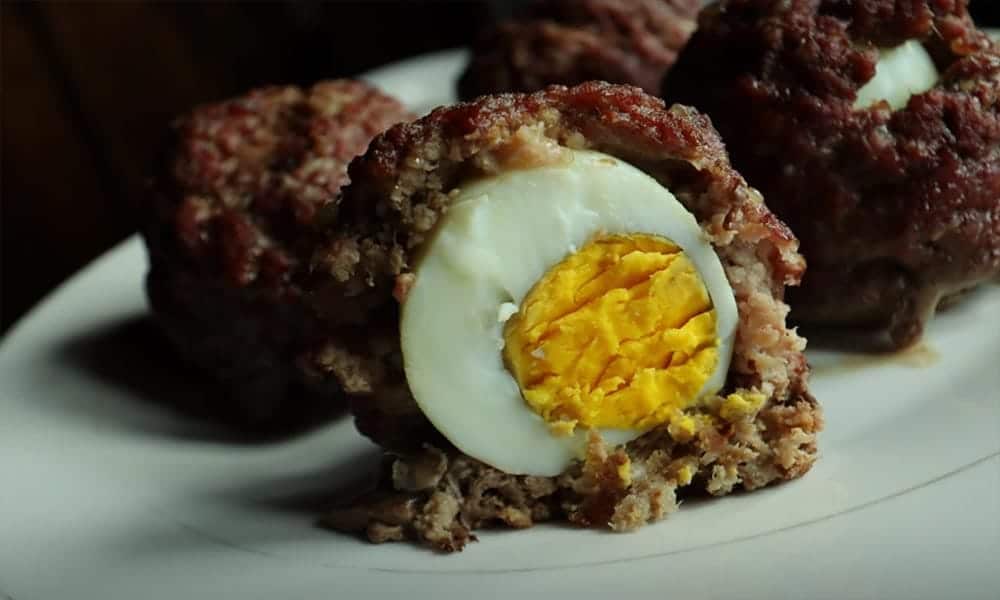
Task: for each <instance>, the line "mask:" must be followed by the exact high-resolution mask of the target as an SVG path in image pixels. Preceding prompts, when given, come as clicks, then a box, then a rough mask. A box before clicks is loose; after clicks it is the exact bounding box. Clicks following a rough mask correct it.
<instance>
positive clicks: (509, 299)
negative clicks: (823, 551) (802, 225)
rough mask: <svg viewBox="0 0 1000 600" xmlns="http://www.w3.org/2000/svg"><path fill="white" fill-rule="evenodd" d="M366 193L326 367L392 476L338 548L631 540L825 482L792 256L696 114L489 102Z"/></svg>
mask: <svg viewBox="0 0 1000 600" xmlns="http://www.w3.org/2000/svg"><path fill="white" fill-rule="evenodd" d="M350 176H351V180H352V183H351V185H350V186H349V187H348V188H346V189H345V190H344V192H343V196H342V199H341V201H340V203H339V205H338V206H337V211H336V214H330V215H328V219H327V221H326V222H327V223H328V226H327V228H326V230H325V231H324V236H325V241H324V242H323V243H321V244H320V245H319V246H318V247H317V249H316V252H315V255H314V259H313V265H312V274H311V282H310V285H311V287H310V302H311V304H312V306H313V307H314V308H315V309H316V310H317V312H318V313H319V314H320V315H321V316H322V318H323V319H324V320H325V321H327V322H328V323H329V324H331V325H332V326H333V327H334V328H336V329H337V331H338V332H339V333H341V335H338V337H337V338H336V339H331V340H329V343H328V344H326V345H325V346H324V347H323V348H322V349H321V351H319V352H318V353H317V354H316V355H315V356H314V365H315V368H316V370H318V371H320V372H323V373H327V374H329V376H331V377H334V378H336V380H337V381H338V382H339V383H340V384H341V386H342V387H343V388H344V389H345V391H346V392H347V394H348V395H349V400H350V408H351V411H352V413H353V414H354V416H355V419H356V423H357V425H358V427H359V429H360V430H361V431H362V433H364V434H366V435H368V436H369V437H370V438H372V439H373V440H374V441H376V442H377V443H379V444H380V445H382V446H383V447H384V448H385V449H386V450H387V451H388V453H387V461H386V463H385V465H386V471H385V473H384V476H383V477H382V478H381V479H380V482H381V483H380V486H379V488H378V489H377V490H375V491H374V492H373V493H372V494H370V495H367V496H365V497H363V498H360V499H358V500H357V501H356V502H354V503H352V504H350V505H348V506H343V507H339V508H337V509H335V510H333V511H331V512H330V513H329V514H328V515H327V517H326V519H325V522H326V523H327V524H329V525H330V526H332V527H334V528H336V529H339V530H345V531H364V532H365V533H366V535H367V536H368V538H369V539H371V540H373V541H389V540H401V539H408V538H409V539H416V540H419V541H422V542H424V543H427V544H430V545H433V546H434V547H436V548H439V549H441V550H448V551H451V550H458V549H461V548H462V547H463V546H464V545H465V543H467V542H468V541H469V540H471V539H474V537H473V534H472V531H473V530H474V529H475V528H477V527H481V526H484V525H487V524H496V523H503V524H506V525H508V526H511V527H517V528H523V527H528V526H530V525H531V524H532V523H534V522H536V521H541V520H548V519H565V520H568V521H570V522H573V523H577V524H580V525H593V526H604V527H610V528H611V529H614V530H618V531H620V530H629V529H634V528H636V527H639V526H642V525H643V524H645V523H647V522H651V521H655V520H658V519H661V518H663V517H665V516H666V515H667V514H669V513H670V512H671V511H673V510H674V509H675V508H676V507H677V504H678V502H677V496H676V491H677V490H678V489H680V488H691V489H696V490H702V491H706V492H708V493H710V494H714V495H722V494H726V493H729V492H731V491H733V490H735V489H747V490H752V489H756V488H759V487H761V486H764V485H767V484H769V483H772V482H775V481H780V480H785V479H792V478H795V477H798V476H800V475H802V474H804V473H805V472H806V471H808V469H809V468H810V466H811V465H812V463H813V462H814V460H815V457H816V433H817V432H818V431H819V430H820V429H821V427H822V416H821V411H820V409H819V406H818V405H817V403H816V402H815V400H814V399H813V398H812V396H811V395H810V394H809V392H808V388H807V378H808V366H807V364H806V361H805V357H804V355H803V349H804V346H805V342H804V340H803V339H802V338H800V337H799V336H798V335H797V334H796V333H795V331H794V330H791V329H789V328H788V327H786V325H785V315H786V313H787V310H788V308H787V306H786V305H785V304H784V302H783V301H782V295H783V291H784V288H785V286H786V285H788V284H795V283H796V282H797V281H798V279H799V277H800V276H801V274H802V271H803V269H804V263H803V261H802V258H801V257H800V256H799V255H798V253H797V252H796V248H797V241H796V240H795V237H794V236H793V235H792V234H791V232H790V231H789V230H788V229H787V228H786V227H785V226H784V224H783V223H781V221H779V220H778V219H777V218H775V217H774V216H773V215H772V214H771V213H770V212H769V211H768V209H767V207H766V205H765V204H764V201H763V198H762V197H761V196H760V194H759V193H757V192H756V191H755V190H753V189H752V188H750V187H749V186H748V185H747V184H746V182H745V181H744V180H743V179H742V177H740V176H739V174H737V173H736V172H735V171H734V170H733V169H732V168H731V167H730V166H729V163H728V158H727V157H726V154H725V151H724V148H723V145H722V141H721V140H720V139H719V136H718V134H716V133H715V131H714V130H713V129H712V127H711V125H710V123H709V121H708V119H707V118H705V117H704V116H702V115H700V114H699V113H697V112H696V111H695V110H694V109H691V108H688V107H684V106H674V107H671V108H667V107H666V106H665V105H664V103H663V102H662V101H661V100H659V99H657V98H654V97H651V96H649V95H647V94H645V93H643V92H642V91H641V90H640V89H639V88H635V87H629V86H620V85H612V84H607V83H601V82H590V83H585V84H582V85H579V86H576V87H573V88H566V87H560V86H553V87H550V88H548V89H546V90H544V91H542V92H537V93H534V94H503V95H497V96H485V97H481V98H478V99H477V100H475V101H474V102H470V103H463V104H458V105H454V106H447V107H442V108H439V109H437V110H435V111H434V112H432V113H431V114H430V115H428V116H426V117H424V118H422V119H419V120H418V121H415V122H413V123H409V124H403V125H400V126H397V127H394V128H392V129H390V130H388V131H387V132H385V133H384V134H382V135H380V136H379V137H378V138H376V139H375V140H374V141H373V142H372V145H371V147H370V148H369V150H368V152H367V153H366V154H365V155H364V156H362V157H359V158H358V159H357V160H355V161H354V162H353V163H352V165H351V167H350ZM348 330H351V331H353V335H347V334H345V332H346V331H348Z"/></svg>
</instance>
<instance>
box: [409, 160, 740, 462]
mask: <svg viewBox="0 0 1000 600" xmlns="http://www.w3.org/2000/svg"><path fill="white" fill-rule="evenodd" d="M564 152H565V154H564V158H565V159H566V160H560V161H558V163H557V164H548V165H547V166H537V167H534V168H526V169H520V170H511V171H505V172H503V173H501V174H499V175H496V176H492V177H488V178H485V179H481V180H477V181H474V182H470V183H468V184H467V185H463V186H462V187H461V188H460V189H457V190H455V191H454V192H453V194H454V195H453V198H454V202H453V204H452V205H451V206H450V208H449V210H448V212H447V214H446V215H444V216H443V217H442V219H441V221H440V223H439V224H438V228H437V230H436V231H435V233H434V235H433V237H432V238H431V239H430V240H429V241H428V242H427V243H426V244H425V246H424V248H423V254H422V256H420V257H419V258H418V259H417V261H416V263H415V269H414V272H415V280H414V282H413V285H412V287H411V288H410V290H409V292H408V295H407V297H406V299H405V301H404V303H403V306H402V313H401V322H400V336H401V344H402V351H403V361H404V369H405V372H406V377H407V381H408V384H409V387H410V390H411V392H412V394H413V397H414V399H415V400H416V402H417V404H418V405H419V406H420V408H421V410H422V411H423V413H424V414H425V415H426V416H427V418H428V419H429V420H430V421H431V423H432V424H433V425H434V426H435V427H436V428H437V429H438V430H439V431H440V432H441V433H442V434H443V435H444V436H445V437H446V438H447V439H448V440H449V441H450V442H451V443H453V444H454V445H455V446H456V447H457V448H458V449H460V450H461V451H463V452H464V453H466V454H468V455H469V456H472V457H474V458H476V459H479V460H481V461H483V462H485V463H487V464H490V465H492V466H494V467H496V468H498V469H500V470H502V471H505V472H508V473H516V474H530V475H540V476H554V475H558V474H559V473H561V472H563V471H564V470H565V469H566V468H567V467H568V466H569V465H570V464H571V463H572V461H573V460H574V459H579V458H582V455H583V449H584V446H585V443H586V440H587V437H588V432H589V431H590V430H597V431H599V432H600V434H601V435H602V436H603V438H604V440H605V442H606V443H608V444H612V445H618V444H623V443H626V442H628V441H630V440H632V439H634V438H636V437H638V436H640V435H642V434H643V433H645V432H647V431H649V430H650V429H652V428H654V427H658V426H665V427H668V428H669V429H668V431H670V433H671V434H672V435H675V434H676V435H675V437H678V436H680V437H683V436H684V435H688V436H690V435H691V433H692V432H693V428H694V420H693V419H692V415H691V414H690V412H691V411H690V410H688V409H691V408H694V407H697V406H698V405H699V403H701V402H702V401H703V400H704V399H705V398H707V397H709V396H712V395H714V394H715V393H717V392H718V391H719V390H720V389H721V388H722V387H723V385H724V384H725V381H726V375H727V372H728V370H729V362H730V357H731V355H732V347H733V340H734V338H735V334H736V326H737V321H738V315H737V309H736V301H735V298H734V297H733V292H732V289H731V287H730V285H729V283H728V280H727V279H726V274H725V272H724V270H723V267H722V264H721V263H720V261H719V258H718V256H717V254H716V253H715V250H714V249H713V247H712V245H711V244H710V242H709V240H708V239H707V238H706V237H705V235H704V234H703V232H702V230H701V228H700V227H699V225H698V223H697V222H696V220H695V218H694V216H693V215H692V214H691V213H690V212H688V211H687V209H685V208H684V206H683V205H682V204H681V203H680V202H679V201H678V200H677V199H676V198H675V197H674V195H673V194H672V193H671V192H670V191H669V190H667V189H666V188H665V187H663V186H662V185H660V184H659V183H658V182H657V181H656V180H654V179H653V178H652V177H650V176H648V175H646V174H645V173H643V172H642V171H640V170H638V169H636V168H635V167H633V166H631V165H629V164H627V163H625V162H622V161H620V160H618V159H616V158H613V157H611V156H608V155H606V154H602V153H599V152H593V151H585V150H569V149H565V150H564Z"/></svg>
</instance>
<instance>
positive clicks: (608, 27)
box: [458, 0, 701, 99]
mask: <svg viewBox="0 0 1000 600" xmlns="http://www.w3.org/2000/svg"><path fill="white" fill-rule="evenodd" d="M700 8H701V1H700V0H583V1H573V0H543V1H541V2H537V3H536V4H535V5H533V6H532V9H531V10H530V11H529V15H528V16H527V17H526V18H523V19H519V20H514V21H509V22H504V23H500V24H498V25H496V26H494V27H492V28H491V29H489V30H487V31H486V32H484V33H483V35H482V36H481V37H480V39H479V40H478V41H477V42H476V43H475V45H474V46H473V49H472V60H471V61H470V63H469V66H468V67H467V68H466V70H465V73H464V74H463V75H462V78H461V80H460V81H459V83H458V91H459V96H460V97H462V98H466V99H469V98H473V97H475V96H479V95H481V94H493V93H499V92H533V91H537V90H541V89H543V88H545V87H546V86H548V85H552V84H561V85H576V84H578V83H583V82H584V81H591V80H601V81H609V82H611V83H622V84H630V85H636V86H639V87H641V88H643V89H644V90H646V91H647V92H650V93H658V92H659V87H660V83H661V81H662V79H663V75H664V74H665V73H666V72H667V69H669V68H670V66H671V65H672V64H673V62H674V59H675V58H676V57H677V52H678V51H679V50H680V49H681V48H682V47H683V46H684V43H685V42H686V41H687V39H688V37H689V36H690V35H691V32H692V31H693V30H694V26H695V22H694V19H695V16H696V15H697V14H698V10H699V9H700Z"/></svg>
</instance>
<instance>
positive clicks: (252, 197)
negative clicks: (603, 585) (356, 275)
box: [142, 80, 409, 428]
mask: <svg viewBox="0 0 1000 600" xmlns="http://www.w3.org/2000/svg"><path fill="white" fill-rule="evenodd" d="M408 116H409V115H408V114H407V113H406V111H405V110H404V109H403V107H402V106H401V105H400V104H399V103H398V102H396V101H395V100H393V99H391V98H389V97H387V96H385V95H384V94H381V93H380V92H378V91H377V90H375V89H374V88H371V87H370V86H368V85H367V84H364V83H361V82H357V81H348V80H338V81H328V82H323V83H319V84H317V85H315V86H313V87H312V88H310V89H300V88H296V87H268V88H262V89H258V90H254V91H251V92H249V93H248V94H246V95H244V96H241V97H239V98H235V99H232V100H228V101H225V102H219V103H216V104H211V105H206V106H202V107H199V108H196V109H195V110H194V111H192V112H191V113H190V114H188V115H186V116H183V117H181V118H179V119H178V120H177V121H176V122H174V124H173V126H172V128H171V140H170V143H169V146H168V148H167V151H166V155H165V157H164V158H165V160H164V161H163V165H162V167H161V170H160V171H159V172H158V173H157V175H156V177H155V180H154V182H153V184H152V188H151V190H150V199H149V203H148V205H146V206H143V207H142V209H143V211H144V214H143V217H144V223H143V230H142V231H143V234H144V237H145V240H146V243H147V247H148V249H149V254H150V271H149V276H148V278H147V289H148V292H149V296H150V301H151V304H152V308H153V311H154V313H155V315H156V317H157V320H158V321H159V322H160V323H161V325H162V326H163V330H164V331H165V332H166V334H167V336H168V338H169V339H170V340H171V341H172V343H173V345H174V346H175V347H176V348H177V350H178V352H180V353H181V354H182V355H183V356H184V358H185V359H187V360H188V361H189V362H191V363H193V364H194V365H195V366H197V367H199V368H200V369H202V370H204V371H206V372H208V373H209V374H210V375H211V376H212V377H213V378H214V379H215V381H217V382H218V383H219V384H220V386H219V387H220V390H219V393H217V394H214V395H213V396H212V397H211V402H212V403H213V406H212V407H205V408H210V409H211V411H212V412H216V413H218V414H220V415H221V416H223V417H226V418H229V419H232V420H234V421H239V422H243V423H245V424H250V425H255V426H260V427H263V428H271V427H277V426H281V425H283V424H285V423H286V422H293V421H300V420H303V419H309V418H311V417H313V416H317V415H319V414H327V413H329V412H330V411H331V410H332V409H335V408H336V407H337V406H338V402H337V400H336V397H337V395H338V394H339V392H338V391H337V389H336V386H335V385H331V384H329V383H328V382H323V381H321V380H320V379H319V378H318V377H315V376H313V375H311V374H310V371H309V370H308V368H303V367H308V363H307V362H301V361H300V360H299V357H300V355H301V354H302V353H303V352H304V351H305V350H306V349H307V348H310V347H311V346H312V345H313V344H314V343H316V342H317V341H318V340H320V339H325V335H324V334H323V333H321V332H320V331H319V330H318V329H317V327H318V325H319V324H320V322H319V321H318V320H316V319H315V318H313V316H312V315H311V314H310V312H309V310H308V307H307V305H306V304H305V303H303V301H302V291H301V288H300V286H299V283H298V281H297V280H298V279H299V277H300V276H301V273H302V271H303V270H304V268H305V267H306V266H307V265H308V257H309V254H310V251H311V247H312V244H313V243H314V241H315V237H314V235H313V232H312V228H313V225H314V223H315V221H316V219H317V215H318V211H319V210H320V209H321V208H322V207H324V206H327V205H329V204H331V203H333V202H334V201H335V198H336V195H337V193H338V191H339V189H340V188H341V186H343V185H344V184H345V183H346V182H347V164H348V162H349V161H350V160H351V159H352V158H354V157H355V156H357V155H358V154H361V153H362V152H364V150H365V148H366V147H367V146H368V142H369V141H370V140H371V138H372V137H374V136H375V134H377V133H379V132H380V131H383V130H384V129H386V128H388V127H389V126H390V125H392V124H393V123H396V122H398V121H400V120H404V119H406V118H408ZM300 363H301V364H300Z"/></svg>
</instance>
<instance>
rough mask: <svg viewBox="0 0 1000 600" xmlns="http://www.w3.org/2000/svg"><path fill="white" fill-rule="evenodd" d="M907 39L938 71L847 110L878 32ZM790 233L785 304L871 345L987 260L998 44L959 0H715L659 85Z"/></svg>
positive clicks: (996, 162)
mask: <svg viewBox="0 0 1000 600" xmlns="http://www.w3.org/2000/svg"><path fill="white" fill-rule="evenodd" d="M911 39H916V40H920V41H921V42H922V43H923V44H924V47H925V48H926V49H927V50H928V52H929V54H930V55H931V56H932V58H933V60H934V61H935V63H936V64H937V67H938V70H939V71H940V73H941V78H940V81H939V82H938V84H937V85H936V86H935V87H934V88H933V89H931V90H930V91H928V92H926V93H923V94H919V95H915V96H913V97H912V98H911V99H910V102H909V104H908V105H907V106H906V107H904V108H902V109H900V110H896V111H892V110H890V108H889V107H888V105H885V104H880V105H876V106H874V107H872V108H869V109H865V110H855V109H854V108H853V103H854V101H855V98H856V94H857V91H858V90H859V89H860V88H861V87H862V86H863V85H864V84H865V83H866V82H867V81H869V80H870V79H871V78H872V77H873V76H874V75H875V66H876V63H877V61H878V56H879V52H878V49H877V48H878V47H891V46H895V45H898V44H900V43H902V42H904V41H906V40H911ZM664 95H665V97H666V98H667V99H668V101H675V102H684V103H690V104H693V105H695V106H698V107H699V108H700V109H701V110H704V111H705V112H706V113H707V114H708V115H709V116H710V117H711V118H712V122H713V123H714V124H715V126H716V127H717V128H718V129H719V131H720V132H721V133H722V135H723V138H724V139H725V140H726V146H727V149H728V150H729V153H730V155H731V157H732V161H733V164H734V165H735V166H736V168H737V169H739V170H740V172H741V173H742V174H743V175H744V176H746V177H747V178H748V179H749V181H750V182H751V183H752V184H753V185H754V186H756V187H757V188H759V189H760V190H761V191H762V192H763V193H764V196H765V197H766V198H767V201H768V205H769V206H770V207H771V208H772V209H773V210H774V211H775V213H776V214H777V215H779V216H780V217H781V218H782V219H783V220H785V221H786V222H787V223H788V224H789V225H790V226H791V228H792V230H793V231H795V233H796V235H797V236H798V237H799V239H800V240H801V241H802V252H803V254H804V255H805V256H806V258H807V260H808V261H809V272H808V274H807V275H806V277H805V280H804V282H803V286H802V287H801V288H799V289H796V290H793V291H791V292H790V294H789V303H790V304H791V305H792V318H793V320H795V321H798V322H800V323H803V324H807V325H810V326H813V327H819V328H821V329H826V330H828V331H829V332H839V333H837V334H836V335H837V338H839V340H838V342H844V341H847V342H849V343H851V344H852V345H860V346H861V347H868V348H872V349H896V348H901V347H905V346H907V345H910V344H912V343H913V342H915V341H916V340H918V339H919V338H920V336H921V335H922V333H923V331H924V328H925V325H926V323H927V321H928V319H929V318H930V317H931V315H932V314H933V312H934V310H935V308H936V307H937V306H938V304H939V302H941V301H942V300H946V299H948V298H949V297H950V296H953V295H955V294H958V293H960V292H961V291H962V290H964V289H967V288H970V287H972V286H975V285H977V284H978V283H980V282H983V281H984V280H988V279H990V278H995V277H996V276H997V275H998V274H1000V104H998V98H1000V52H998V49H997V48H996V47H995V46H993V45H991V43H990V42H989V40H988V39H987V37H986V36H985V35H984V34H982V33H981V32H979V31H978V30H976V28H975V26H974V25H973V23H972V21H971V20H970V19H969V17H968V14H967V12H966V2H965V1H964V0H961V1H959V0H906V1H900V0H849V1H845V0H791V1H788V2H774V1H772V0H723V1H722V2H720V3H719V4H717V5H715V6H713V7H711V8H709V9H706V10H705V11H704V12H703V13H702V15H701V17H700V21H699V27H698V32H697V33H696V34H695V35H694V36H693V37H692V39H691V41H690V43H689V44H688V46H687V47H686V49H685V50H684V52H683V53H682V55H681V57H680V58H679V59H678V62H677V64H676V65H675V67H674V69H673V70H672V71H671V74H670V75H669V76H668V77H667V81H666V82H665V84H664Z"/></svg>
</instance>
